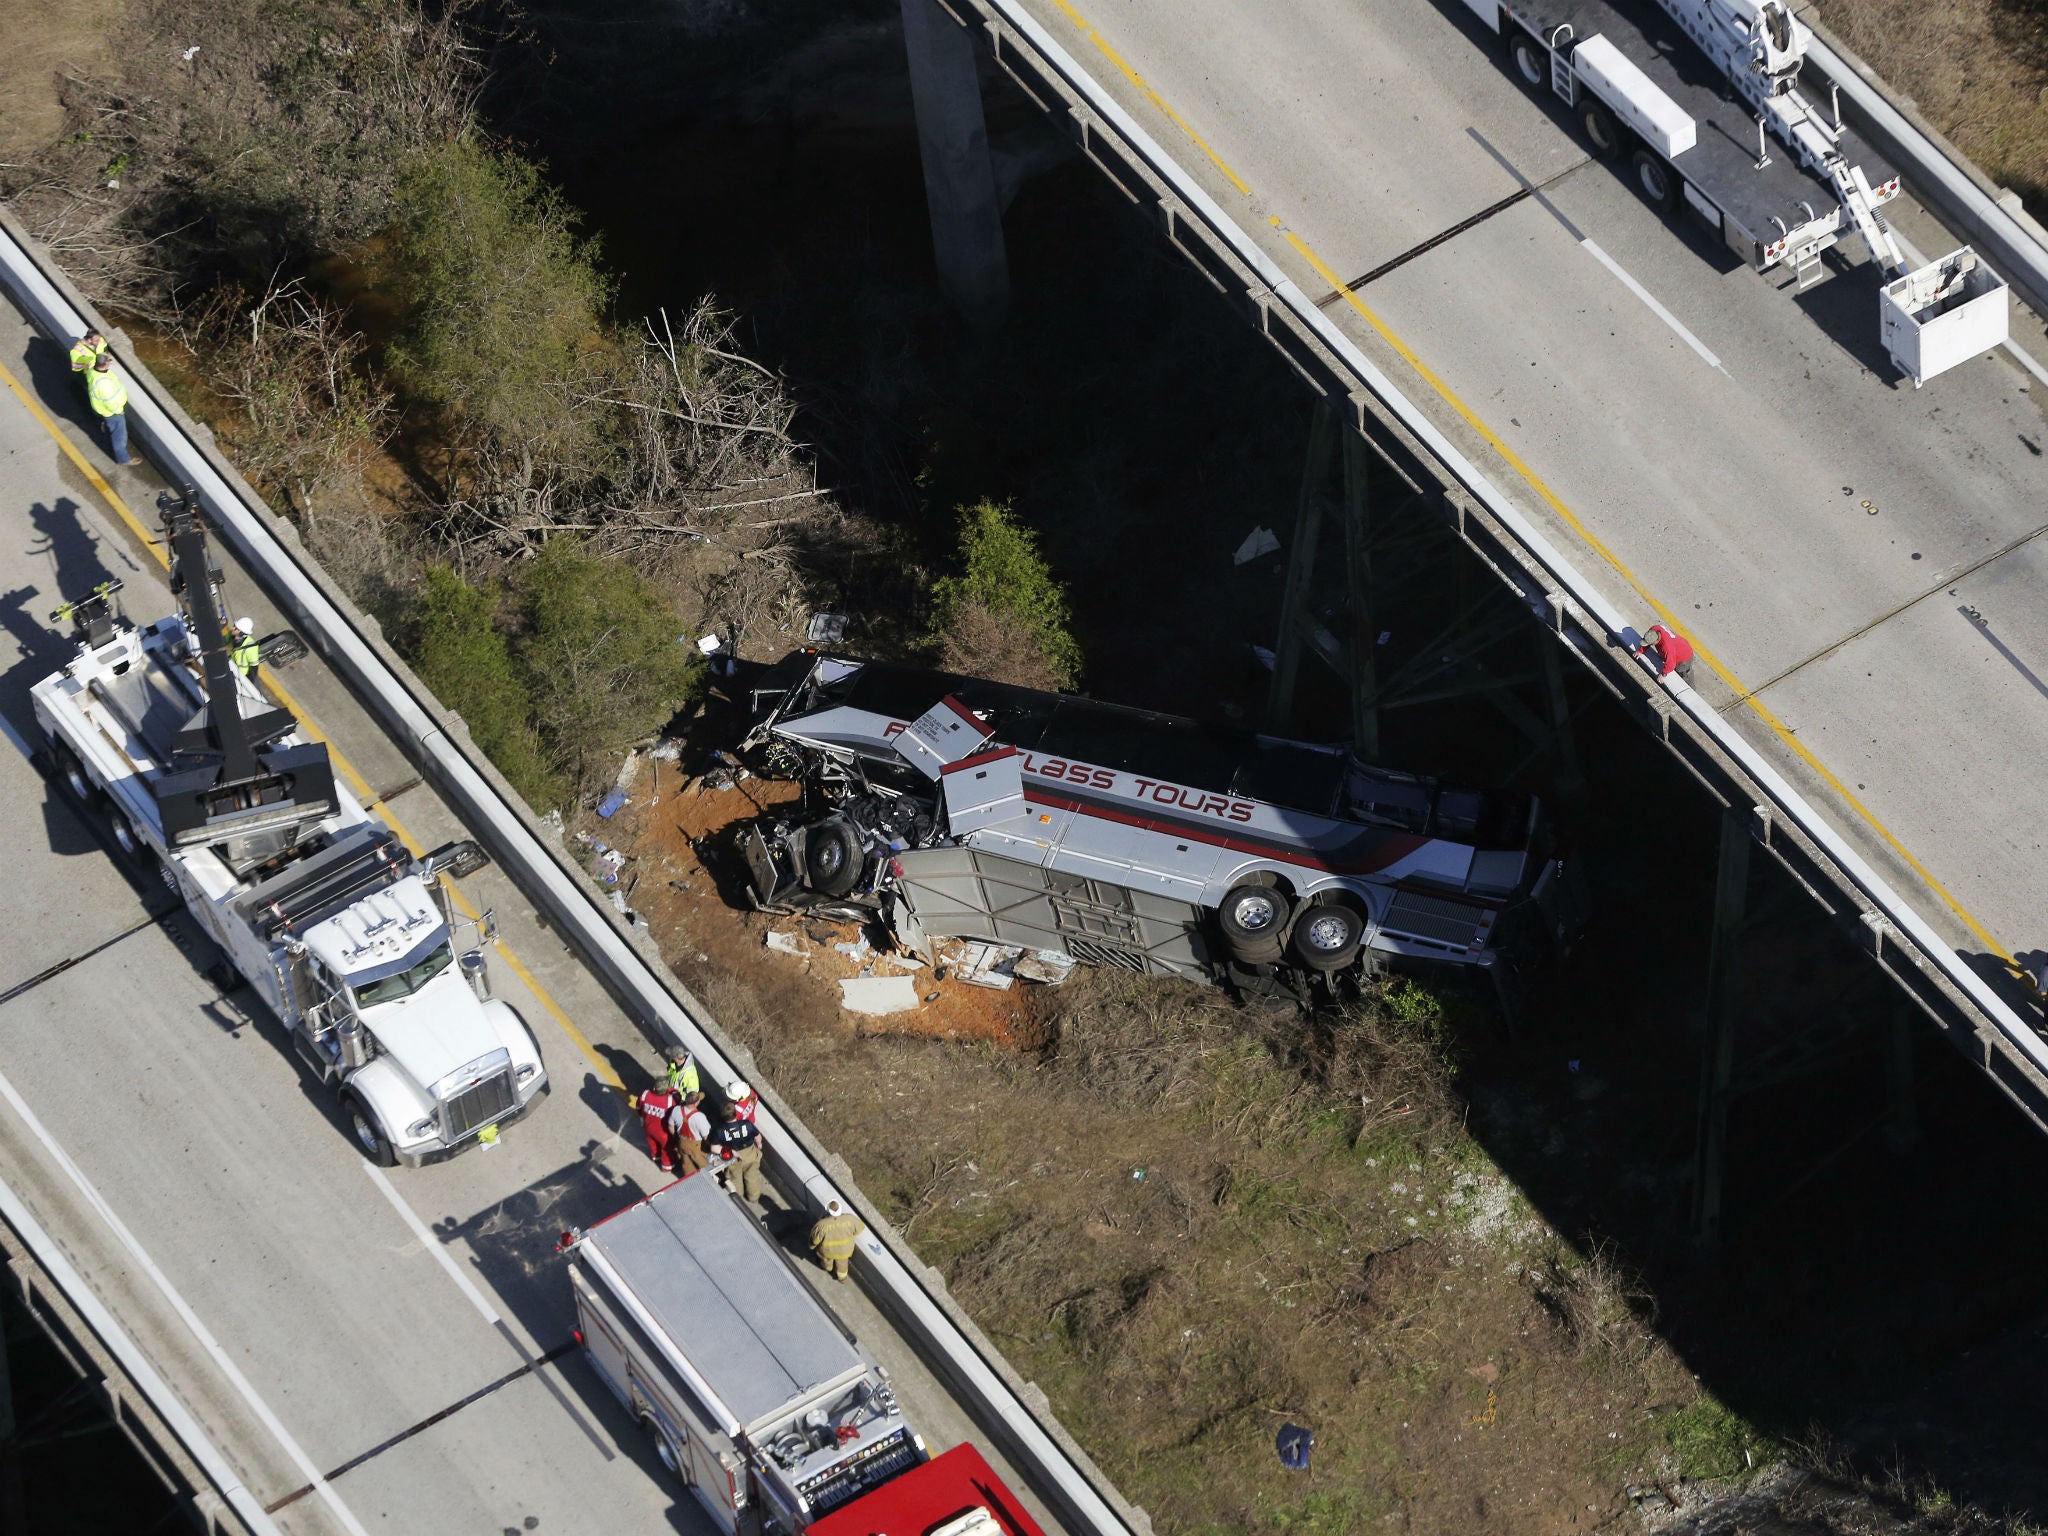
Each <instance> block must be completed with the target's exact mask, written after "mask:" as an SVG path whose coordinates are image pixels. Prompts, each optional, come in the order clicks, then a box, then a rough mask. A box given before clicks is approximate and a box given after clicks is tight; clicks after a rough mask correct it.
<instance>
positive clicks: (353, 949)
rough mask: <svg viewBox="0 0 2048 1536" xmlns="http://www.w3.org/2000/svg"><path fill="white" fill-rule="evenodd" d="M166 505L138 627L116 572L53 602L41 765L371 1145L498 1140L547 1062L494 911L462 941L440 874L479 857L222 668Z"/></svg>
mask: <svg viewBox="0 0 2048 1536" xmlns="http://www.w3.org/2000/svg"><path fill="white" fill-rule="evenodd" d="M158 511H159V513H160V515H161V516H162V519H163V525H164V532H165V539H166V543H167V544H168V546H169V548H170V550H171V553H172V565H171V588H172V591H173V592H174V593H176V594H177V595H178V597H179V599H180V609H181V611H180V612H178V613H176V614H173V615H170V616H167V617H165V618H161V619H158V620H156V621H155V622H153V623H150V624H147V625H144V626H142V627H140V628H138V627H136V626H135V625H134V624H133V623H131V622H130V621H129V620H128V619H127V618H126V617H125V616H124V615H123V614H122V613H121V611H120V608H119V601H118V600H119V584H118V583H115V582H106V583H102V584H101V586H100V587H98V588H96V589H95V590H94V591H93V592H92V593H91V594H90V595H88V596H86V597H84V598H83V599H81V600H79V601H76V602H72V603H67V604H66V605H65V606H64V607H62V608H60V609H58V610H57V612H56V613H55V614H53V615H52V619H53V621H55V622H66V621H68V622H70V623H72V624H73V625H74V626H75V629H76V638H77V641H78V649H77V652H76V654H75V655H74V656H73V657H72V659H71V660H70V661H69V662H68V663H66V664H65V666H64V667H63V668H62V669H61V670H60V671H58V672H56V673H54V674H52V675H51V676H49V677H46V678H44V679H43V680H42V681H41V682H39V683H37V684H35V685H34V687H33V688H32V689H31V690H30V696H31V699H32V701H33V706H34V709H35V717H36V722H37V724H38V725H39V726H40V727H41V729H42V732H43V736H44V741H45V747H44V751H45V754H46V756H47V759H48V762H49V765H50V767H51V769H52V776H53V778H54V779H55V781H56V783H57V784H58V786H59V787H60V788H61V789H62V790H63V791H64V792H65V793H66V794H68V795H69V796H70V797H71V799H72V800H73V802H74V803H75V804H77V805H78V807H79V808H80V809H81V810H82V811H84V812H85V813H86V814H88V815H89V816H92V817H94V818H95V819H97V820H98V821H99V822H100V823H101V824H102V825H103V826H104V827H105V829H106V831H107V834H108V836H109V838H110V839H111V841H112V842H113V844H114V846H115V848H116V850H117V851H118V852H119V853H120V854H121V855H122V856H123V857H124V858H125V859H126V860H127V861H128V862H129V863H130V864H131V866H133V867H135V868H136V869H137V870H138V872H143V873H146V874H149V875H153V876H156V877H160V878H161V879H162V881H163V882H164V884H165V885H166V886H167V887H169V888H170V889H171V890H172V891H173V892H175V893H176V895H177V896H178V898H179V899H180V900H181V901H183V902H184V904H185V906H186V908H187V910H189V911H190V912H191V913H192V915H193V917H194V918H195V919H196V920H197V922H198V923H199V926H200V927H201V929H202V930H203V931H204V932H205V933H206V934H207V935H208V936H209V937H210V938H211V939H212V940H213V941H214V943H215V944H217V945H218V946H219V948H220V951H221V953H222V955H223V956H224V957H225V962H224V963H225V964H226V965H227V966H229V967H231V968H232V970H233V971H234V972H235V973H236V974H237V975H239V976H240V977H241V978H242V979H243V980H245V981H246V982H248V984H249V985H250V986H251V987H252V988H253V989H254V990H255V992H256V994H257V996H258V997H259V998H260V999H261V1000H262V1002H263V1003H264V1005H265V1006H267V1007H268V1008H269V1009H270V1010H271V1011H272V1012H273V1013H275V1014H276V1015H277V1017H278V1019H279V1020H280V1021H281V1022H282V1023H283V1024H284V1026H285V1028H286V1029H287V1030H288V1031H289V1032H290V1035H291V1038H292V1044H293V1046H294V1047H295V1048H296V1049H297V1051H298V1054H299V1055H300V1057H301V1058H302V1059H303V1060H304V1061H305V1063H306V1065H307V1066H308V1067H309V1068H310V1069H311V1070H312V1071H313V1072H314V1073H315V1074H316V1075H317V1076H318V1077H319V1079H320V1080H321V1082H322V1083H324V1084H326V1085H329V1086H331V1087H333V1088H334V1089H336V1091H337V1092H338V1093H339V1094H340V1097H341V1103H342V1108H343V1112H344V1114H345V1115H346V1117H347V1119H348V1122H349V1125H350V1127H351V1129H352V1131H353V1133H354V1135H355V1138H356V1140H357V1142H358V1143H359V1145H360V1146H361V1148H362V1150H363V1152H364V1154H365V1155H366V1156H368V1157H369V1158H371V1159H372V1160H373V1161H375V1162H376V1163H378V1164H379V1165H381V1166H387V1167H388V1166H391V1165H393V1164H396V1163H401V1162H402V1163H406V1164H408V1165H418V1164H421V1163H426V1162H431V1161H436V1160H438V1159H440V1158H444V1157H447V1156H449V1155H451V1154H453V1153H455V1152H457V1151H459V1150H461V1149H463V1148H465V1147H468V1146H472V1145H475V1144H476V1143H478V1142H479V1141H485V1142H488V1141H494V1140H495V1139H496V1138H497V1134H498V1131H499V1130H500V1129H501V1128H502V1127H504V1126H506V1125H508V1124H510V1123H511V1122H512V1121H514V1120H516V1119H518V1118H519V1117H520V1116H521V1115H524V1114H525V1113H527V1112H528V1111H529V1110H530V1109H532V1108H533V1106H534V1105H535V1104H537V1103H538V1102H539V1101H540V1099H541V1097H542V1095H544V1094H545V1093H546V1092H547V1087H548V1077H547V1070H546V1067H545V1065H544V1064H543V1063H542V1060H541V1054H540V1048H539V1047H538V1046H537V1045H536V1044H535V1043H534V1039H533V1034H532V1032H531V1031H530V1030H529V1029H528V1028H527V1026H526V1024H525V1022H524V1020H522V1019H521V1018H520V1016H519V1014H518V1013H517V1011H515V1010H514V1009H513V1008H512V1007H511V1006H510V1005H509V1004H507V1003H506V1002H504V1001H503V1000H501V999H497V998H493V997H492V996H491V995H490V983H489V977H488V972H487V967H486V963H485V959H484V955H483V945H484V944H485V943H486V942H488V940H489V938H490V936H491V934H490V914H489V913H485V914H484V915H483V917H482V918H480V919H478V920H477V922H476V923H475V924H473V925H471V926H472V927H473V932H474V938H475V942H474V944H472V945H471V946H470V947H468V948H466V949H464V950H463V951H462V952H461V953H460V954H459V955H458V954H457V952H456V935H457V932H458V926H459V925H458V924H457V922H456V920H455V914H454V911H453V909H452V905H451V902H450V899H449V895H448V891H447V888H446V886H445V884H444V883H443V880H442V877H443V876H444V875H452V876H459V875H465V874H469V873H472V872H473V871H474V870H476V869H479V868H481V867H482V866H483V865H484V864H485V863H486V862H487V860H486V858H485V856H484V854H483V853H482V851H481V850H480V849H478V848H477V846H476V845H475V844H474V843H472V842H467V841H463V842H457V843H451V844H449V845H447V846H446V847H443V848H440V849H436V850H435V851H434V852H432V853H429V854H426V855H423V856H419V857H415V856H414V855H413V854H411V853H409V852H408V851H407V850H406V849H405V848H404V847H403V846H402V845H401V844H400V842H399V840H398V838H397V836H396V835H395V834H394V833H393V832H392V831H391V830H390V828H388V827H386V826H384V825H382V824H381V823H380V822H378V821H377V820H376V819H375V818H373V817H372V816H370V815H369V814H368V813H367V812H366V811H365V810H364V809H363V808H362V806H361V805H359V804H357V802H356V801H355V799H354V798H353V797H352V796H350V795H349V794H348V792H347V791H346V790H345V789H343V788H342V787H341V786H340V785H338V784H336V783H335V780H334V771H333V766H332V764H331V762H330V761H329V758H328V754H327V748H326V746H325V745H324V744H323V743H320V742H317V741H309V740H307V739H305V737H304V736H303V735H301V734H300V732H299V731H298V730H297V728H296V722H295V721H294V720H293V718H292V716H291V715H290V713H289V712H287V711H285V710H282V709H279V708H277V707H276V706H274V705H273V704H272V703H271V702H270V700H269V699H268V698H267V697H266V696H265V695H264V694H263V692H262V691H261V689H260V688H259V687H257V685H256V684H255V683H254V682H253V681H251V680H250V679H249V678H248V677H246V676H243V675H241V674H239V673H238V672H237V670H236V669H235V668H234V667H233V666H232V665H231V663H230V649H231V638H230V631H229V629H228V621H227V617H226V615H227V612H228V610H227V609H226V607H225V605H224V603H223V601H222V582H221V573H220V569H219V567H218V566H217V565H215V564H213V563H212V562H211V561H210V559H209V558H208V554H207V548H206V537H205V533H204V530H203V528H202V526H201V522H200V511H199V506H198V501H197V498H196V495H194V494H193V493H191V492H189V491H188V492H187V493H186V495H185V496H183V497H175V496H172V495H171V494H170V493H169V492H165V493H164V494H163V496H161V497H160V498H159V499H158Z"/></svg>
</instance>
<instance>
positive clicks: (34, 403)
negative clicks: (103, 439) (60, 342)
mask: <svg viewBox="0 0 2048 1536" xmlns="http://www.w3.org/2000/svg"><path fill="white" fill-rule="evenodd" d="M0 379H4V380H5V381H6V382H7V387H8V388H9V389H11V390H13V391H14V397H15V398H16V399H17V400H19V401H20V402H21V403H22V404H23V405H25V406H27V407H28V413H29V415H31V416H33V417H34V418H35V419H36V421H37V422H38V423H40V424H41V426H42V429H43V430H44V431H45V432H47V433H49V434H50V437H51V439H52V440H53V441H54V442H55V443H56V444H57V446H58V447H59V448H61V449H63V450H64V456H65V457H66V458H67V459H69V460H70V461H71V462H72V463H73V464H76V465H77V466H78V469H79V473H81V474H83V475H84V476H85V478H86V479H87V480H89V481H90V482H91V483H92V487H93V489H94V490H96V491H98V492H99V493H100V495H101V496H102V497H103V498H105V500H106V503H107V505H108V506H110V507H112V508H113V509H114V512H115V514H116V515H117V516H118V517H119V518H120V519H121V521H122V522H124V523H126V524H127V525H128V530H129V532H131V533H133V534H134V535H135V537H136V538H138V539H140V540H142V547H143V548H144V549H146V550H148V551H149V552H150V555H151V556H152V557H153V558H154V559H155V560H156V563H157V564H158V565H160V566H162V567H163V568H164V569H165V570H169V569H170V568H171V557H170V556H169V555H167V554H165V553H164V547H163V543H162V541H161V540H159V539H158V538H157V537H156V535H155V534H153V533H151V532H150V531H149V530H148V529H147V528H145V527H143V526H142V519H141V518H139V517H137V516H136V515H135V514H134V513H133V512H132V511H130V510H129V508H128V503H127V502H125V501H123V500H122V499H121V498H120V496H119V495H117V494H116V493H115V491H114V488H113V487H112V486H111V485H109V484H107V480H106V476H104V475H102V474H101V473H100V472H99V469H98V468H97V467H96V466H95V465H94V464H93V462H92V461H91V460H90V459H88V458H87V457H86V456H85V455H84V454H82V453H80V452H79V451H78V445H77V444H76V443H74V442H72V441H71V439H70V438H68V437H66V436H65V435H64V434H63V432H62V431H61V430H59V428H58V426H57V423H56V422H55V421H54V420H52V419H51V416H50V413H49V412H48V411H46V410H44V409H43V402H42V401H40V400H38V399H37V398H36V397H35V396H34V395H32V394H30V393H29V392H28V390H27V388H26V387H25V386H24V385H23V384H22V382H21V380H19V379H17V378H16V377H15V376H14V375H13V374H12V373H10V372H8V371H7V369H6V367H5V366H0ZM60 595H61V594H60Z"/></svg>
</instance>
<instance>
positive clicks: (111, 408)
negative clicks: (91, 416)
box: [85, 352, 135, 464]
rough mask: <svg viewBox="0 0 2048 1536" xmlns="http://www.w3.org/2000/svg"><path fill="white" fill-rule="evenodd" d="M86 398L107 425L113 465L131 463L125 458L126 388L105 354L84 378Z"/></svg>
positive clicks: (126, 443) (126, 451) (126, 447)
mask: <svg viewBox="0 0 2048 1536" xmlns="http://www.w3.org/2000/svg"><path fill="white" fill-rule="evenodd" d="M85 394H86V398H87V399H88V400H90V401H91V402H92V408H93V410H94V412H95V413H96V414H97V415H98V416H99V418H100V420H101V421H104V422H105V423H106V424H107V441H108V443H109V444H110V445H111V446H112V447H113V450H114V462H115V463H116V464H132V463H134V462H135V461H134V460H133V459H131V458H129V457H128V386H127V385H126V384H123V383H122V382H121V375H119V374H118V373H116V372H114V360H113V358H111V357H110V356H108V355H107V354H106V353H104V352H102V353H100V355H99V356H98V357H96V358H94V359H93V364H92V372H90V373H89V374H87V375H86V384H85Z"/></svg>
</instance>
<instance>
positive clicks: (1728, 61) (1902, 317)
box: [1465, 0, 2009, 388]
mask: <svg viewBox="0 0 2048 1536" xmlns="http://www.w3.org/2000/svg"><path fill="white" fill-rule="evenodd" d="M1465 3H1466V4H1467V5H1468V6H1470V7H1471V9H1472V11H1473V13H1474V14H1475V15H1476V16H1478V18H1479V19H1480V21H1481V22H1482V23H1483V24H1484V25H1485V26H1487V27H1489V28H1491V29H1492V30H1494V31H1495V32H1497V33H1498V34H1499V35H1500V39H1501V44H1502V46H1503V48H1504V50H1505V52H1506V54H1507V58H1508V64H1509V67H1510V69H1511V70H1512V71H1513V72H1514V74H1515V75H1516V76H1517V77H1518V78H1519V79H1520V80H1521V81H1522V83H1523V84H1524V85H1526V86H1527V87H1528V88H1529V89H1530V90H1531V91H1533V92H1535V93H1537V94H1539V95H1543V96H1551V97H1555V98H1556V99H1557V100H1559V101H1560V102H1562V103H1563V104H1564V106H1565V108H1566V109H1567V110H1568V111H1569V112H1570V113H1571V114H1572V116H1573V118H1574V119H1575V121H1576V123H1577V126H1578V128H1579V132H1580V135H1581V137H1582V138H1583V140H1584V142H1585V144H1586V146H1587V148H1588V149H1590V150H1591V151H1592V153H1593V155H1594V157H1595V158H1596V159H1600V160H1605V161H1610V162H1614V163H1616V164H1624V165H1625V166H1626V167H1627V176H1628V179H1629V182H1630V184H1631V185H1632V186H1634V188H1635V189H1636V191H1637V192H1638V193H1639V194H1640V195H1641V196H1642V198H1643V199H1644V201H1646V202H1647V203H1649V204H1650V206H1651V207H1653V208H1655V209H1656V210H1657V211H1658V212H1659V213H1662V214H1666V215H1670V216H1673V217H1682V218H1685V219H1687V220H1689V221H1691V222H1693V223H1695V224H1697V225H1699V226H1701V227H1703V228H1704V229H1706V230H1707V231H1708V232H1709V233H1710V234H1711V235H1712V236H1714V237H1715V238H1716V239H1718V240H1720V241H1721V242H1722V243H1723V244H1725V245H1726V246H1727V247H1728V248H1729V249H1730V250H1732V251H1733V252H1734V253H1735V254H1736V255H1737V256H1739V257H1741V258H1742V259H1743V260H1744V261H1746V262H1748V263H1749V264H1750V265H1751V266H1752V267H1754V268H1756V269H1757V270H1758V271H1760V272H1762V271H1768V270H1769V269H1771V268H1773V267H1777V266H1789V267H1790V268H1791V269H1792V270H1793V272H1794V273H1795V274H1796V277H1797V281H1798V285H1799V287H1800V288H1801V289H1802V290H1803V289H1805V288H1807V287H1809V286H1811V285H1812V284H1813V283H1814V282H1815V281H1816V280H1818V278H1819V276H1820V273H1821V266H1822V262H1821V257H1822V254H1823V253H1824V252H1826V251H1827V250H1828V249H1829V248H1830V247H1832V246H1834V245H1836V244H1838V243H1839V242H1840V241H1841V240H1842V239H1843V237H1844V236H1847V235H1850V234H1854V235H1855V236H1856V237H1857V238H1858V239H1859V240H1860V241H1861V243H1862V244H1863V246H1864V247H1865V249H1866V250H1867V251H1868V252H1869V254H1870V259H1871V261H1872V263H1873V264H1874V265H1875V266H1876V267H1877V269H1878V270H1879V271H1880V272H1881V273H1882V274H1883V280H1882V282H1881V285H1880V288H1879V292H1878V322H1879V329H1880V334H1881V335H1882V337H1883V340H1884V343H1885V347H1886V349H1887V350H1888V351H1889V352H1890V354H1891V357H1892V360H1893V362H1894V363H1896V364H1897V365H1898V367H1899V369H1900V371H1901V372H1902V373H1903V374H1905V375H1906V376H1907V377H1908V378H1910V379H1912V381H1913V383H1914V386H1915V387H1916V388H1917V387H1918V386H1919V385H1920V384H1922V383H1923V382H1925V381H1926V380H1927V379H1930V378H1933V377H1934V376H1935V375H1936V374H1938V373H1942V372H1944V371H1945V370H1947V369H1949V368H1953V367H1955V366H1956V365H1957V364H1959V363H1963V362H1966V361H1968V360H1969V359H1970V358H1972V357H1976V356H1978V355H1979V354H1981V353H1984V352H1987V351H1989V350H1991V349H1992V348H1994V347H1996V346H1998V345H2000V344H2001V343H2002V342H2003V341H2004V340H2005V339H2006V335H2007V328H2008V325H2009V318H2008V316H2009V306H2008V288H2007V285H2006V283H2005V281H2004V280H2003V279H2002V278H2000V277H1999V276H1998V275H1997V274H1996V273H1994V272H1993V271H1992V270H1991V269H1990V268H1989V267H1987V266H1985V265H1984V264H1983V262H1982V261H1981V260H1979V258H1978V256H1977V254H1976V252H1974V251H1972V250H1971V249H1970V248H1969V247H1968V246H1964V247H1963V248H1962V249H1960V250H1957V251H1953V252H1951V253H1949V254H1948V255H1946V256H1943V257H1942V258H1941V259H1940V260H1938V261H1933V262H1929V263H1926V264H1925V265H1922V266H1917V267H1916V266H1914V265H1913V264H1912V263H1911V262H1910V261H1909V260H1908V259H1907V257H1906V255H1905V253H1904V251H1903V250H1902V249H1901V247H1900V245H1899V242H1898V239H1897V237H1896V236H1895V235H1894V234H1893V233H1892V231H1891V227H1890V226H1889V225H1888V224H1887V223H1886V222H1885V219H1884V216H1883V215H1882V214H1881V213H1880V212H1879V209H1881V208H1882V207H1883V206H1884V204H1886V203H1888V202H1890V201H1891V200H1892V199H1893V198H1895V197H1897V196H1898V194H1899V177H1898V173H1897V172H1896V171H1895V170H1893V169H1892V168H1891V167H1890V166H1889V165H1886V164H1885V163H1883V162H1882V161H1881V160H1880V159H1879V158H1878V156H1877V154H1876V152H1875V151H1874V150H1873V149H1872V148H1871V147H1870V145H1869V144H1867V143H1865V142H1864V141H1863V140H1862V139H1861V138H1860V137H1858V135H1857V134H1856V133H1855V131H1854V130H1852V129H1850V128H1848V127H1846V126H1845V125H1844V124H1843V122H1842V115H1841V103H1840V99H1839V94H1838V93H1837V94H1836V95H1835V96H1834V97H1833V98H1832V99H1831V101H1830V103H1829V108H1828V110H1826V111H1823V110H1822V109H1821V107H1820V105H1819V104H1818V103H1817V102H1814V101H1813V100H1811V99H1809V98H1808V97H1807V96H1806V95H1805V94H1804V93H1803V92H1802V91H1801V90H1800V89H1799V75H1800V72H1801V70H1802V68H1803V67H1804V65H1805V62H1806V55H1807V50H1808V48H1809V47H1810V46H1811V45H1812V42H1813V31H1812V29H1811V28H1810V27H1807V26H1806V25H1805V24H1804V23H1802V22H1801V21H1800V20H1799V18H1798V17H1796V16H1794V15H1793V14H1792V12H1791V9H1790V7H1789V6H1787V5H1786V4H1785V3H1784V0H1465Z"/></svg>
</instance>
